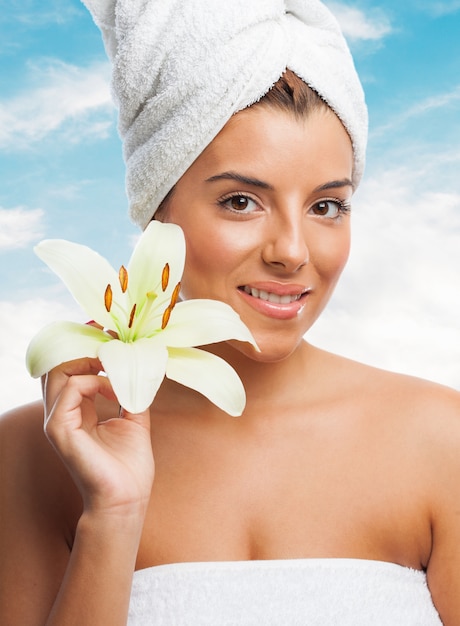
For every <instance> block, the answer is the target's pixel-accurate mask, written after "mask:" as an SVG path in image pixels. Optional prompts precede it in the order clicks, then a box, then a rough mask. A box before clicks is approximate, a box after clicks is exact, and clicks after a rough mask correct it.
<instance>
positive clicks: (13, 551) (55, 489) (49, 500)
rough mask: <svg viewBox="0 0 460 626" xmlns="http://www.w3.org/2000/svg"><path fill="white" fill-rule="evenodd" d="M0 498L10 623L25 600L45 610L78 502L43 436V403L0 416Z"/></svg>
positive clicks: (4, 602)
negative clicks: (21, 602) (19, 601)
mask: <svg viewBox="0 0 460 626" xmlns="http://www.w3.org/2000/svg"><path fill="white" fill-rule="evenodd" d="M0 502H1V510H2V515H1V524H0V553H1V554H2V558H1V559H0V590H1V591H0V607H1V609H0V621H2V623H12V624H13V623H19V621H17V620H18V619H19V617H18V616H19V615H23V613H21V612H20V611H25V612H26V613H27V610H28V609H26V608H25V605H26V604H27V603H28V602H30V603H31V607H30V611H32V610H35V612H36V614H40V610H39V605H40V604H41V602H43V603H44V606H43V612H44V613H45V612H46V610H48V609H49V607H48V604H49V603H50V602H51V601H52V598H54V597H55V594H56V592H57V589H58V588H59V584H60V580H62V575H63V572H64V570H65V567H66V563H67V561H68V556H69V550H70V544H71V540H72V533H73V528H72V526H73V523H74V520H76V519H78V510H79V507H80V506H81V505H80V502H79V498H78V492H77V491H76V489H75V487H74V485H73V483H72V481H71V479H70V477H69V475H68V473H67V471H66V470H65V468H64V466H63V464H62V463H61V461H60V459H59V458H58V456H57V455H56V453H55V451H54V450H53V448H52V447H51V445H50V444H49V442H48V440H47V439H46V436H45V435H44V432H43V409H42V406H41V403H35V404H30V405H27V406H23V407H20V408H18V409H14V410H12V411H9V412H8V413H6V414H4V415H3V416H2V417H1V418H0ZM38 588H40V589H41V590H43V589H46V592H44V593H43V594H41V595H39V596H37V597H34V593H32V590H34V589H38ZM15 590H16V591H15ZM20 590H23V591H24V593H23V594H21V597H22V598H23V599H24V605H22V606H21V608H20V607H19V605H18V603H17V602H14V598H17V597H18V595H17V593H21V591H20ZM32 605H33V606H32ZM34 607H35V608H34ZM18 611H19V613H18ZM3 620H4V621H3ZM15 620H16V621H15Z"/></svg>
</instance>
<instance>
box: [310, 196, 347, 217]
mask: <svg viewBox="0 0 460 626" xmlns="http://www.w3.org/2000/svg"><path fill="white" fill-rule="evenodd" d="M310 211H311V212H312V213H313V214H314V215H319V216H321V217H331V218H334V217H337V216H338V215H339V214H340V211H341V206H340V204H339V202H337V201H334V200H321V202H317V203H316V204H314V205H313V206H312V207H311V209H310Z"/></svg>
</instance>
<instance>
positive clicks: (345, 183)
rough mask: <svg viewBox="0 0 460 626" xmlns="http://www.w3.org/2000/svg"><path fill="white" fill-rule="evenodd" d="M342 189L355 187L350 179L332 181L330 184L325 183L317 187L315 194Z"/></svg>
mask: <svg viewBox="0 0 460 626" xmlns="http://www.w3.org/2000/svg"><path fill="white" fill-rule="evenodd" d="M342 187H353V183H352V182H351V180H350V179H349V178H343V179H342V180H331V181H330V182H328V183H324V185H320V186H319V187H316V189H315V190H314V192H315V193H317V192H318V191H328V190H329V189H341V188H342Z"/></svg>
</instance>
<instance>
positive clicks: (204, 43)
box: [82, 0, 367, 228]
mask: <svg viewBox="0 0 460 626" xmlns="http://www.w3.org/2000/svg"><path fill="white" fill-rule="evenodd" d="M82 1H83V2H84V4H85V5H86V6H87V7H88V9H89V10H90V11H91V13H92V15H93V18H94V20H95V22H96V24H97V25H98V26H99V28H100V29H101V31H102V34H103V38H104V43H105V47H106V51H107V54H108V56H109V58H110V59H111V61H112V67H113V74H112V89H113V94H114V99H115V102H116V104H117V106H118V108H119V132H120V136H121V138H122V140H123V144H124V148H123V149H124V157H125V161H126V186H127V193H128V199H129V202H130V215H131V218H132V219H133V221H134V222H135V223H137V224H138V225H139V226H141V227H142V228H144V227H145V226H146V224H147V223H148V222H149V220H150V219H151V218H152V216H153V214H154V213H155V211H156V209H157V208H158V205H159V204H160V202H161V201H162V200H163V198H164V197H165V196H166V194H167V193H168V192H169V191H170V189H171V188H172V187H173V186H174V185H175V183H176V182H177V181H178V180H179V178H180V177H181V176H182V174H184V172H185V171H186V170H187V169H188V168H189V166H190V165H191V164H192V163H193V161H194V160H195V159H196V158H197V157H198V155H199V154H200V153H201V152H202V151H203V150H204V148H206V146H207V145H208V144H209V143H210V142H211V141H212V139H213V138H214V137H215V136H216V135H217V134H218V133H219V131H220V130H221V129H222V128H223V127H224V125H225V124H226V122H227V121H228V120H229V118H230V117H231V116H232V115H233V114H234V113H235V112H237V111H239V110H241V109H243V108H245V107H247V106H249V105H250V104H252V103H254V102H257V101H258V100H259V99H260V98H261V97H262V96H263V95H264V94H265V93H266V92H267V91H268V90H269V89H270V88H271V87H272V86H273V84H274V83H275V82H276V81H277V80H278V78H279V77H280V76H281V75H282V73H283V72H284V71H285V69H286V68H289V69H291V70H292V71H294V72H295V73H296V74H297V75H298V76H300V78H302V79H303V80H304V81H305V82H306V83H307V84H308V85H310V86H311V87H312V88H313V89H315V90H316V91H317V92H318V93H319V94H320V95H321V96H322V97H323V99H324V100H325V101H326V102H327V103H328V104H329V105H330V107H331V108H332V109H333V110H334V111H335V112H336V114H337V115H338V117H339V118H340V119H341V120H342V122H343V124H344V126H345V128H346V129H347V131H348V133H349V135H350V137H351V140H352V143H353V149H354V171H353V183H354V185H355V186H356V185H357V184H358V182H359V180H360V178H361V175H362V171H363V168H364V158H365V146H366V139H367V110H366V106H365V103H364V95H363V91H362V88H361V84H360V82H359V79H358V76H357V74H356V71H355V68H354V64H353V60H352V58H351V55H350V52H349V50H348V47H347V45H346V42H345V40H344V38H343V36H342V33H341V31H340V28H339V26H338V24H337V22H336V20H335V18H334V17H333V15H332V14H331V13H330V12H329V10H328V9H327V8H326V7H325V6H324V5H323V4H322V3H321V2H319V0H250V2H248V0H82Z"/></svg>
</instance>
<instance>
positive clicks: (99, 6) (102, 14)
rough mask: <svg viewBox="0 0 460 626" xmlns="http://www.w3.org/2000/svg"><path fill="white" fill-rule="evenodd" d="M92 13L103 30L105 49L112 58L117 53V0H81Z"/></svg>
mask: <svg viewBox="0 0 460 626" xmlns="http://www.w3.org/2000/svg"><path fill="white" fill-rule="evenodd" d="M81 1H82V2H83V4H84V5H85V6H86V8H87V9H88V11H89V12H90V13H91V15H92V17H93V20H94V22H95V24H96V25H97V26H98V27H99V29H100V30H101V33H102V36H103V39H104V44H105V49H106V51H107V55H108V56H109V58H110V59H113V57H114V56H115V54H116V50H117V40H116V36H115V20H116V16H115V14H116V11H115V8H116V4H117V0H81Z"/></svg>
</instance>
